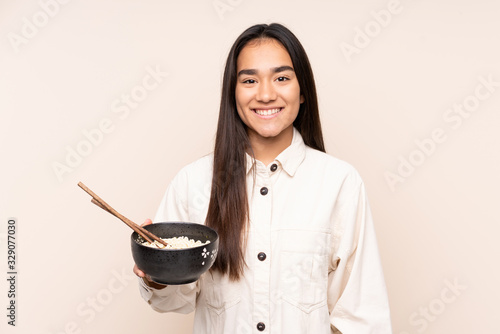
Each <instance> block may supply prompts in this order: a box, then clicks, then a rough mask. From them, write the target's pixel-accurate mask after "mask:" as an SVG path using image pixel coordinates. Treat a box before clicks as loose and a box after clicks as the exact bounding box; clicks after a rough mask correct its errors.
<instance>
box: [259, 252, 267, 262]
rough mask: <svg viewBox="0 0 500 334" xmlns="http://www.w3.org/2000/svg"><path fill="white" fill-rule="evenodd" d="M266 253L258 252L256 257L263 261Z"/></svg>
mask: <svg viewBox="0 0 500 334" xmlns="http://www.w3.org/2000/svg"><path fill="white" fill-rule="evenodd" d="M266 257H267V256H266V253H264V252H260V253H259V254H258V255H257V258H258V259H259V260H261V261H264V260H265V259H266Z"/></svg>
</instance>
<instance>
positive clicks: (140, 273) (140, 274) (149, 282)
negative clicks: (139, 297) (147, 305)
mask: <svg viewBox="0 0 500 334" xmlns="http://www.w3.org/2000/svg"><path fill="white" fill-rule="evenodd" d="M152 223H153V222H152V221H151V219H146V220H145V221H144V223H143V224H142V225H141V226H143V227H144V226H146V225H149V224H152ZM133 271H134V274H136V275H137V276H138V277H140V278H142V280H143V281H144V283H146V285H148V286H150V287H152V288H155V289H163V288H165V287H166V285H163V284H158V283H156V282H153V281H152V280H151V277H149V275H147V274H146V273H145V272H144V271H142V270H141V269H139V268H138V267H137V264H135V265H134V269H133Z"/></svg>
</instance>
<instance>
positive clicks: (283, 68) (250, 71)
mask: <svg viewBox="0 0 500 334" xmlns="http://www.w3.org/2000/svg"><path fill="white" fill-rule="evenodd" d="M271 71H272V72H273V73H280V72H285V71H292V72H295V70H294V69H293V67H291V66H288V65H283V66H278V67H273V68H271ZM257 72H258V71H257V70H256V69H253V68H249V69H243V70H241V71H239V72H238V77H239V76H240V75H244V74H246V75H256V74H257Z"/></svg>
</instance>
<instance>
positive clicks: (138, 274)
mask: <svg viewBox="0 0 500 334" xmlns="http://www.w3.org/2000/svg"><path fill="white" fill-rule="evenodd" d="M133 271H134V274H136V275H137V276H139V277H141V278H143V277H145V276H146V274H145V273H144V272H143V271H142V270H141V269H139V268H138V267H137V265H134V270H133Z"/></svg>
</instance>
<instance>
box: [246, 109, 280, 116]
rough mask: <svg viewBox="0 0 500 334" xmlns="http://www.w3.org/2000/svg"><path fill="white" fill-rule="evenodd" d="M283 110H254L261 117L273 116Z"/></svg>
mask: <svg viewBox="0 0 500 334" xmlns="http://www.w3.org/2000/svg"><path fill="white" fill-rule="evenodd" d="M281 110H283V108H272V109H252V111H253V112H254V113H256V114H257V115H259V116H271V115H274V114H277V113H279V112H280V111H281Z"/></svg>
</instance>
